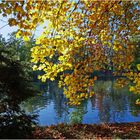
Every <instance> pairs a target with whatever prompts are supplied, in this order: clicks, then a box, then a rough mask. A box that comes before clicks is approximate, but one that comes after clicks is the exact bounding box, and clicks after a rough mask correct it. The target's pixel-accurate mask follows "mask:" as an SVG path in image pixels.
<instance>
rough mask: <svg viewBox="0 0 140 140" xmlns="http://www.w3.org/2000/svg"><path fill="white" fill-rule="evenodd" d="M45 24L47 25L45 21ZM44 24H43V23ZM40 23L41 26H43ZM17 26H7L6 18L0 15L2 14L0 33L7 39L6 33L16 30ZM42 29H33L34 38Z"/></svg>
mask: <svg viewBox="0 0 140 140" xmlns="http://www.w3.org/2000/svg"><path fill="white" fill-rule="evenodd" d="M45 24H46V26H47V24H48V23H47V22H45ZM43 25H44V24H43ZM43 25H42V26H43ZM17 29H18V27H16V26H12V27H11V26H9V25H8V19H7V18H4V17H2V15H0V34H1V35H2V36H3V37H4V38H5V39H8V34H10V33H12V32H14V31H17ZM42 31H43V27H41V26H40V27H38V28H37V30H36V31H35V38H36V37H38V36H39V35H40V34H41V32H42Z"/></svg>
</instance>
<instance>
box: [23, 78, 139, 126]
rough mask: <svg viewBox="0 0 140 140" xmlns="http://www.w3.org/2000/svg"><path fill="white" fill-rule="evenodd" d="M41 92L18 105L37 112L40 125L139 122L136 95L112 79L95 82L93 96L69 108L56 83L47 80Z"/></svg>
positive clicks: (27, 110)
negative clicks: (120, 86) (116, 85)
mask: <svg viewBox="0 0 140 140" xmlns="http://www.w3.org/2000/svg"><path fill="white" fill-rule="evenodd" d="M43 87H45V89H44V90H45V91H44V93H43V94H41V95H36V96H35V97H32V98H30V99H28V100H27V101H25V102H24V103H23V104H22V107H23V108H24V109H25V110H26V112H27V113H36V114H38V124H39V125H40V126H45V125H52V124H58V123H86V124H95V123H96V124H100V123H116V122H117V123H121V122H140V107H139V106H136V105H135V100H136V99H137V98H138V97H137V95H133V94H132V93H130V92H129V91H128V87H124V88H115V87H114V81H109V80H108V81H97V82H96V83H95V87H94V91H95V95H94V97H93V98H91V99H88V100H87V101H84V103H83V104H82V105H81V106H80V107H70V106H68V105H67V99H66V98H65V97H64V95H63V90H62V89H59V88H58V86H57V82H48V83H47V84H46V85H44V86H43V85H40V88H43Z"/></svg>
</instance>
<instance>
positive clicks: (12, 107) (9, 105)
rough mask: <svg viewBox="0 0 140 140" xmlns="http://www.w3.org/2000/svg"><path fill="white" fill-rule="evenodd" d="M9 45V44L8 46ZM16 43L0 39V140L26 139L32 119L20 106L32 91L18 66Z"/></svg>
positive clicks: (29, 133)
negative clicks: (7, 139)
mask: <svg viewBox="0 0 140 140" xmlns="http://www.w3.org/2000/svg"><path fill="white" fill-rule="evenodd" d="M11 42H12V43H11ZM16 43H17V42H13V41H12V40H10V41H5V40H4V39H3V38H2V37H0V122H1V123H0V138H30V136H31V135H32V131H33V125H35V124H36V123H35V120H34V119H35V116H34V115H27V114H26V113H25V112H24V111H23V110H22V109H21V107H20V103H21V102H22V101H24V100H25V99H27V98H29V97H31V96H33V95H34V93H35V90H34V89H33V86H32V84H31V82H30V80H31V78H30V76H29V74H28V72H27V67H25V66H24V65H23V64H21V62H19V59H20V55H17V51H15V50H14V49H15V47H17V46H19V44H18V45H17V46H15V44H16Z"/></svg>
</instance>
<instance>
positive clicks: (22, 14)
mask: <svg viewBox="0 0 140 140" xmlns="http://www.w3.org/2000/svg"><path fill="white" fill-rule="evenodd" d="M0 8H1V9H0V12H1V14H2V15H3V16H5V17H6V16H7V17H9V15H11V16H12V18H9V20H8V21H9V25H10V26H18V27H19V29H18V32H17V37H21V36H22V37H23V39H24V40H25V41H28V40H29V39H30V37H31V36H32V35H33V33H34V30H35V29H36V28H37V27H38V26H39V25H42V27H43V31H42V34H40V36H39V37H38V38H36V46H35V47H33V48H32V49H31V52H32V54H31V57H32V62H33V63H34V66H33V69H34V70H40V71H43V72H44V73H43V74H42V75H39V76H38V78H39V79H40V80H42V81H43V82H45V81H46V80H47V79H50V80H54V79H55V78H56V77H57V75H58V74H59V75H60V81H59V85H60V87H63V88H64V94H65V95H66V97H67V98H68V99H69V100H70V103H71V104H74V105H78V104H80V103H81V101H82V100H84V99H86V98H88V97H92V96H93V94H94V92H93V90H92V86H93V85H94V81H95V80H96V79H97V78H96V77H95V76H94V77H92V76H91V75H92V73H93V72H94V71H98V70H102V69H105V68H106V66H109V67H110V68H111V70H112V71H115V74H118V72H120V71H121V72H123V73H125V72H129V71H131V67H130V66H131V63H132V62H133V60H134V51H135V49H134V48H135V46H134V45H133V44H131V42H130V37H131V36H134V35H138V34H139V24H140V19H139V16H140V2H138V1H121V0H117V1H114V0H112V1H109V0H105V1H93V0H88V1H87V0H83V1H81V0H78V1H74V0H73V1H70V0H55V1H52V0H48V1H43V0H41V1H33V0H32V1H28V0H27V1H18V2H15V1H10V2H8V1H6V0H5V1H2V2H1V4H0ZM54 58H55V61H54Z"/></svg>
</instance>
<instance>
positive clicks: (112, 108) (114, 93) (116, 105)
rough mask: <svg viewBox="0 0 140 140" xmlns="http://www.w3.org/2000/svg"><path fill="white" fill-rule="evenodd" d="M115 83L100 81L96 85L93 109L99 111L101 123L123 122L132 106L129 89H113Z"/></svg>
mask: <svg viewBox="0 0 140 140" xmlns="http://www.w3.org/2000/svg"><path fill="white" fill-rule="evenodd" d="M113 84H114V81H99V82H97V83H96V85H95V89H94V90H95V96H94V97H93V99H92V107H93V108H97V109H98V110H99V119H100V121H101V122H115V121H123V119H124V117H125V113H126V111H127V110H128V109H129V106H130V108H132V107H131V106H134V105H130V104H129V103H131V101H132V99H133V98H132V96H131V95H130V94H129V91H128V88H127V87H126V88H120V89H115V88H113Z"/></svg>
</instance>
